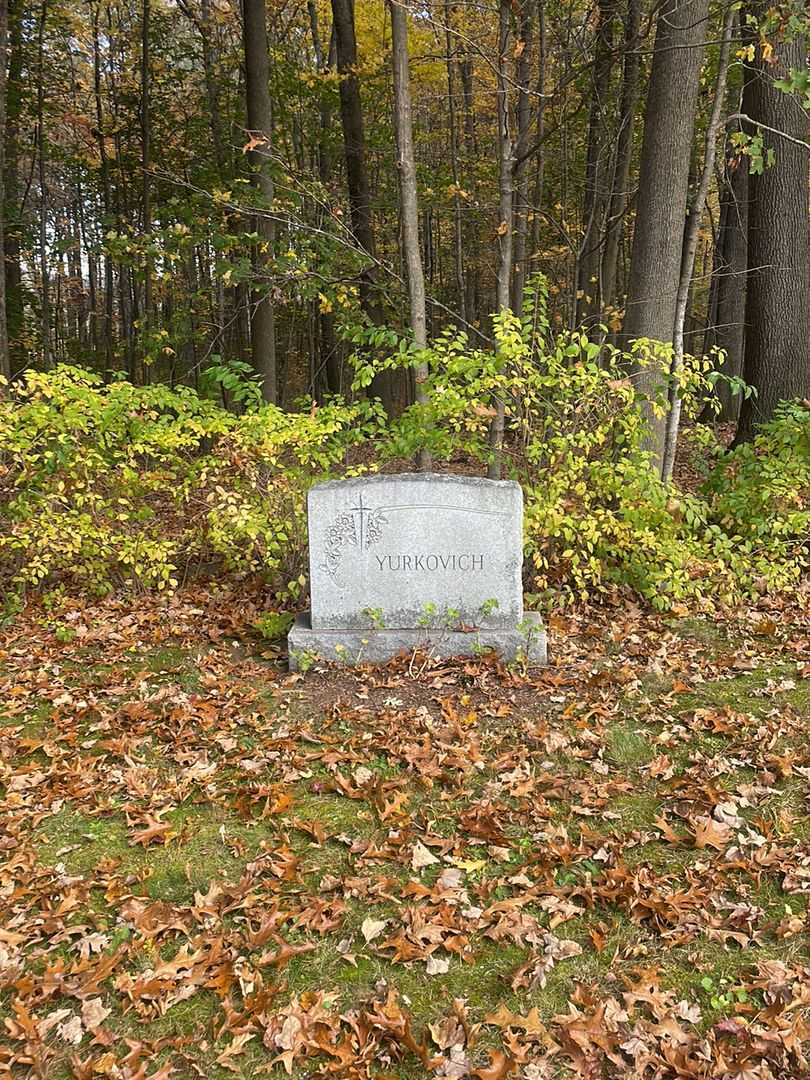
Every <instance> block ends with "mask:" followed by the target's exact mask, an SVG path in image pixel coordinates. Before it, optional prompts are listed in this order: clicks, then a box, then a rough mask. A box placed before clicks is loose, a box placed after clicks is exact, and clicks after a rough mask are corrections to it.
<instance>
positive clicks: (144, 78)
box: [139, 0, 152, 384]
mask: <svg viewBox="0 0 810 1080" xmlns="http://www.w3.org/2000/svg"><path fill="white" fill-rule="evenodd" d="M150 19H151V0H143V12H142V20H141V185H142V188H141V190H142V199H143V227H142V231H143V239H144V243H145V245H146V247H147V248H148V247H149V244H150V243H151V241H152V177H151V176H150V175H149V171H150V169H151V168H152V121H151V116H150V110H149V74H150V71H149V67H150V62H149V24H150ZM143 275H144V280H143V310H142V311H141V319H140V328H139V337H140V341H141V358H140V359H141V363H140V368H141V379H140V381H141V382H142V383H144V384H146V383H147V382H149V364H148V363H147V356H148V348H149V333H150V331H151V329H152V257H151V255H150V254H149V252H148V251H147V253H146V257H145V259H144V267H143Z"/></svg>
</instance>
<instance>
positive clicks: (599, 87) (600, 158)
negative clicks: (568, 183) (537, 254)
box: [577, 0, 615, 323]
mask: <svg viewBox="0 0 810 1080" xmlns="http://www.w3.org/2000/svg"><path fill="white" fill-rule="evenodd" d="M597 10H598V12H599V28H598V31H597V35H596V42H595V45H594V61H593V76H592V81H591V87H590V92H591V109H590V117H589V120H588V148H587V151H586V156H585V193H584V198H583V204H582V225H583V234H582V242H581V243H580V247H579V258H578V261H577V263H578V264H577V322H578V323H584V322H588V323H591V322H593V321H595V320H597V319H598V318H599V313H600V311H601V306H602V289H601V284H600V281H599V276H600V266H601V251H602V229H603V224H604V219H605V213H606V210H607V204H608V197H609V190H608V163H609V160H610V151H609V143H610V138H609V133H608V123H607V119H608V109H609V101H608V99H609V96H610V75H611V71H612V69H613V17H614V14H615V5H614V0H599V4H598V8H597Z"/></svg>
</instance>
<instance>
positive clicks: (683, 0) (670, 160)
mask: <svg viewBox="0 0 810 1080" xmlns="http://www.w3.org/2000/svg"><path fill="white" fill-rule="evenodd" d="M707 14H708V0H664V3H663V4H662V6H661V8H660V10H659V13H658V27H657V31H656V35H655V49H654V53H653V61H652V73H651V76H650V86H649V91H648V94H647V114H646V117H645V121H644V143H643V148H642V153H641V168H640V172H639V192H638V203H637V209H636V226H635V235H634V237H633V255H632V261H631V266H630V287H629V290H628V296H627V311H626V314H625V319H624V328H623V334H624V338H625V340H626V341H628V342H630V341H633V340H635V339H637V338H650V339H652V340H654V341H661V342H671V341H672V336H673V330H674V326H675V307H676V303H677V296H678V285H679V282H680V277H681V255H682V249H683V229H684V221H685V219H686V206H687V200H688V195H689V191H688V181H689V163H690V159H691V155H692V138H693V135H694V127H695V109H696V106H697V98H698V88H699V82H700V69H701V65H702V62H703V47H704V41H705V40H706V36H707ZM665 381H666V375H665V372H664V371H663V370H662V369H661V366H660V364H658V363H657V362H653V363H651V364H650V365H649V366H648V367H645V368H642V369H641V370H640V372H639V373H638V377H637V384H638V387H639V389H640V390H641V391H642V392H644V393H645V394H647V395H648V396H649V397H650V398H656V397H660V395H661V391H662V389H663V387H664V385H665ZM647 416H648V421H649V425H650V439H649V448H650V450H651V451H652V454H653V458H654V461H655V463H656V467H657V468H660V465H661V458H662V455H663V449H664V432H665V417H663V416H654V415H653V412H652V410H651V409H648V410H647Z"/></svg>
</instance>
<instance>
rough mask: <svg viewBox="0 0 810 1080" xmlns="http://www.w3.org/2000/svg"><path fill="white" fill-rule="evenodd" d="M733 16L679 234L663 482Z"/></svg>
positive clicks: (675, 422)
mask: <svg viewBox="0 0 810 1080" xmlns="http://www.w3.org/2000/svg"><path fill="white" fill-rule="evenodd" d="M735 17H736V12H735V10H734V8H733V7H729V9H728V11H727V13H726V21H725V25H724V27H723V40H722V44H721V46H720V59H719V61H718V64H717V84H716V86H715V90H714V104H713V105H712V114H711V117H710V119H709V126H708V128H707V129H706V152H705V154H704V158H703V170H702V172H701V175H700V181H699V182H698V185H697V188H696V190H695V194H694V198H693V199H692V205H691V206H690V207H689V216H688V218H687V220H686V229H685V232H684V238H683V254H682V257H681V280H680V282H679V283H678V296H677V299H676V302H675V325H674V327H673V331H672V343H673V346H674V353H673V358H672V374H673V376H675V377H676V378H675V379H674V381H673V383H672V385H671V386H670V388H669V403H670V404H669V414H668V416H667V421H666V438H665V440H664V456H663V461H662V462H661V479H662V480H664V481H665V482H669V480H670V479H671V477H672V468H673V465H674V464H675V450H676V447H677V444H678V427H679V424H680V418H681V397H680V393H679V391H678V382H677V376H678V375H679V374H680V372H681V369H682V368H683V362H684V328H685V325H686V309H687V306H688V303H689V291H690V289H691V286H692V273H693V271H694V268H695V253H696V251H697V245H698V236H699V233H700V223H701V220H702V218H703V211H704V209H705V208H706V199H707V197H708V195H709V185H710V183H711V180H712V176H713V174H714V161H715V157H716V154H717V140H718V136H719V135H720V129H721V127H722V123H723V104H724V101H725V97H726V77H727V75H728V58H729V50H730V48H731V33H732V30H733V28H734V20H735Z"/></svg>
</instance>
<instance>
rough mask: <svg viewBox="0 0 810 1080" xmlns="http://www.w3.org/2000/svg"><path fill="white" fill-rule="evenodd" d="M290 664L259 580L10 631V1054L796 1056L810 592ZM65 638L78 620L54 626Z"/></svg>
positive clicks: (699, 1063) (727, 1069)
mask: <svg viewBox="0 0 810 1080" xmlns="http://www.w3.org/2000/svg"><path fill="white" fill-rule="evenodd" d="M802 599H803V598H802V597H797V598H796V601H795V603H794V604H792V605H787V604H784V603H783V604H781V605H777V604H776V603H775V602H767V601H763V603H762V604H761V605H760V606H759V607H758V608H757V609H756V610H750V611H729V612H724V613H723V614H722V617H721V616H719V615H717V614H716V613H706V614H703V615H701V614H700V613H697V614H695V613H686V612H683V613H681V614H680V616H667V617H664V616H659V615H651V614H648V613H644V612H642V611H640V610H637V609H635V608H633V607H632V605H630V604H627V603H623V604H619V603H617V604H616V605H615V606H613V607H605V608H603V609H600V610H591V611H589V612H587V613H580V614H571V615H568V616H565V617H563V616H555V617H554V618H553V619H552V620H551V621H550V623H551V625H550V630H551V634H552V643H553V656H554V660H553V663H552V666H551V667H549V668H547V669H544V670H540V671H533V672H523V671H520V670H510V669H508V668H506V667H505V666H504V665H503V664H501V663H500V662H499V661H497V660H496V659H494V658H491V657H482V658H477V659H474V660H470V659H467V660H460V661H456V662H447V661H442V662H434V661H431V660H430V658H428V657H422V658H420V659H419V663H418V664H414V663H413V658H403V659H402V660H399V661H395V662H393V663H391V664H390V665H388V666H386V667H384V668H378V669H370V668H369V669H365V670H357V671H347V670H330V669H328V668H323V669H316V670H314V671H312V672H310V673H309V674H308V675H307V676H306V678H301V677H300V676H297V675H296V676H291V675H289V674H288V673H286V672H285V670H284V669H283V666H282V665H280V664H278V663H276V662H275V661H274V659H273V657H272V656H270V657H268V655H267V650H266V646H265V645H264V643H263V642H261V641H260V640H259V639H258V638H257V637H256V636H255V635H254V634H253V633H252V631H251V627H252V625H253V623H254V622H255V619H256V617H257V614H258V613H259V611H260V605H261V595H260V594H258V593H256V594H251V593H250V592H249V591H247V590H246V591H244V592H243V593H238V592H235V591H229V590H227V589H221V590H215V589H213V588H212V589H211V590H209V591H205V590H196V591H195V592H191V591H188V592H180V593H178V594H177V595H176V596H174V597H173V598H170V599H168V600H156V599H154V598H151V597H142V598H140V599H138V600H136V601H134V602H133V601H130V602H124V601H123V600H115V599H108V600H106V601H101V602H99V603H97V604H93V605H80V604H78V603H75V604H74V603H72V602H70V601H65V605H66V610H65V611H64V612H63V613H62V619H63V621H67V622H69V623H70V625H72V626H74V627H80V628H81V633H77V634H76V636H75V637H74V638H73V639H72V640H71V641H68V642H66V641H64V640H58V639H57V636H56V634H55V633H54V631H53V629H52V627H51V625H50V623H49V620H48V618H47V616H46V614H45V613H44V611H43V609H42V608H41V607H39V606H37V605H36V604H33V603H32V605H31V606H30V607H29V608H28V609H26V610H25V611H24V612H22V613H21V614H20V616H18V617H17V618H16V619H15V620H14V621H13V622H11V623H9V624H7V625H6V626H5V628H4V629H3V630H2V638H0V699H1V700H2V706H0V770H1V771H0V782H2V815H1V816H0V856H1V857H2V868H0V898H1V904H0V911H1V912H2V915H1V916H0V1016H2V1020H3V1028H2V1038H1V1041H0V1072H2V1073H5V1074H7V1075H10V1076H32V1077H40V1076H41V1077H44V1076H72V1077H77V1078H87V1080H89V1078H91V1077H92V1078H95V1077H105V1076H108V1077H114V1078H116V1080H135V1078H139V1080H140V1078H143V1080H146V1078H150V1080H159V1078H161V1077H164V1076H165V1077H168V1076H176V1077H182V1076H189V1077H191V1076H205V1077H215V1076H219V1075H221V1076H227V1075H239V1076H259V1075H265V1074H266V1073H267V1072H268V1071H270V1072H271V1073H273V1072H277V1073H279V1074H280V1075H292V1076H305V1075H306V1076H345V1077H352V1078H359V1080H362V1078H368V1080H383V1078H385V1077H407V1076H437V1077H471V1078H479V1080H486V1078H493V1077H494V1078H497V1077H524V1078H525V1080H538V1078H545V1077H549V1078H556V1077H564V1076H582V1077H594V1078H595V1077H605V1076H607V1077H611V1076H616V1077H638V1078H648V1077H649V1078H657V1077H661V1078H666V1077H673V1078H675V1077H728V1078H732V1077H739V1078H740V1080H743V1078H745V1080H748V1078H764V1080H767V1078H769V1077H771V1078H775V1077H800V1076H805V1075H807V1070H808V1066H807V1062H806V1057H805V1055H806V1051H807V1046H808V1040H810V1026H808V1025H809V1023H810V967H808V964H807V959H808V944H810V919H809V917H808V906H807V898H808V895H810V830H808V828H807V824H806V820H807V798H808V781H809V780H810V747H808V744H807V738H806V731H807V723H808V720H809V719H810V666H809V665H808V662H807V657H808V656H810V628H809V626H808V617H807V610H808V608H807V606H806V604H803V603H802ZM61 636H62V638H64V636H65V635H61Z"/></svg>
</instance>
